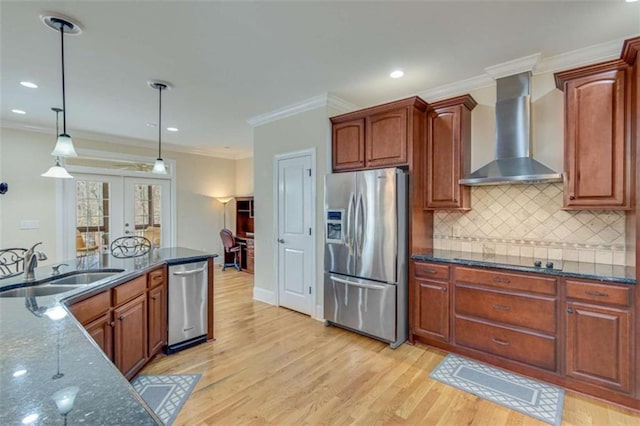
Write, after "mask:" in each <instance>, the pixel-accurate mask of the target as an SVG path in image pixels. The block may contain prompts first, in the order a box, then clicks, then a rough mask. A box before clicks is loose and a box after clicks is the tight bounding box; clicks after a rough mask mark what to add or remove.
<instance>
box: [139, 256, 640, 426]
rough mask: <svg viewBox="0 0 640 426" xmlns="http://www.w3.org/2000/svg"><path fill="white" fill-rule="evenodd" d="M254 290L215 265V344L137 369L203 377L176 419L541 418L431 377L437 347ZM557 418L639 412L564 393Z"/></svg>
mask: <svg viewBox="0 0 640 426" xmlns="http://www.w3.org/2000/svg"><path fill="white" fill-rule="evenodd" d="M252 294H253V276H252V275H248V274H245V273H241V272H237V271H235V270H233V269H228V270H226V271H225V272H221V271H220V268H218V267H216V272H215V337H216V340H215V341H214V342H210V343H206V344H202V345H199V346H197V347H194V348H191V349H189V350H186V351H183V352H181V353H179V354H176V355H172V356H170V357H161V358H158V359H156V360H154V361H153V362H152V363H151V364H149V365H148V366H147V367H146V368H145V369H144V371H142V373H141V374H195V373H200V374H202V377H201V378H200V381H199V382H198V384H197V385H196V388H195V389H194V392H193V393H192V394H191V396H190V398H189V399H188V401H187V402H186V404H185V405H184V407H183V408H182V410H181V411H180V414H179V415H178V417H177V419H176V422H175V423H174V424H175V425H193V424H220V425H236V424H267V423H269V424H278V425H280V424H282V425H285V424H295V425H299V424H312V425H315V424H349V423H355V424H366V425H370V424H408V425H417V424H424V425H513V426H515V425H543V424H544V423H541V422H539V421H537V420H535V419H533V418H531V417H527V416H524V415H522V414H520V413H517V412H515V411H512V410H509V409H507V408H504V407H501V406H499V405H496V404H493V403H491V402H488V401H486V400H483V399H481V398H477V397H475V396H473V395H471V394H468V393H465V392H462V391H459V390H457V389H454V388H452V387H449V386H447V385H444V384H442V383H439V382H436V381H434V380H431V379H430V378H429V373H430V372H431V370H432V369H433V368H434V367H436V365H438V363H439V362H440V361H441V360H442V359H443V358H444V355H445V353H444V352H442V351H440V350H437V349H434V348H430V347H425V346H410V345H408V344H404V345H402V346H400V347H399V348H398V349H396V350H392V349H390V348H389V346H388V345H385V344H384V343H382V342H378V341H376V340H373V339H370V338H367V337H363V336H359V335H357V334H355V333H351V332H348V331H345V330H342V329H339V328H336V327H325V326H324V325H323V323H321V322H319V321H316V320H314V319H311V318H309V317H308V316H305V315H302V314H299V313H297V312H293V311H290V310H288V309H284V308H277V307H274V306H270V305H267V304H264V303H261V302H256V301H254V300H252ZM563 424H565V425H636V426H637V425H639V424H640V414H639V413H635V412H633V411H630V410H625V409H622V408H619V407H616V406H613V405H610V404H606V403H604V402H601V401H598V400H595V399H592V398H588V397H585V396H582V395H578V394H576V393H573V392H567V396H566V398H565V403H564V412H563Z"/></svg>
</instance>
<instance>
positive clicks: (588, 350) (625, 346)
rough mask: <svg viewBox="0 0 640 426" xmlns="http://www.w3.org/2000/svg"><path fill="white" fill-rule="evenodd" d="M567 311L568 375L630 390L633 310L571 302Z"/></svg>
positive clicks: (601, 384) (622, 390) (617, 388)
mask: <svg viewBox="0 0 640 426" xmlns="http://www.w3.org/2000/svg"><path fill="white" fill-rule="evenodd" d="M565 315H566V325H567V350H566V366H567V376H570V377H573V378H575V379H578V380H582V381H585V382H589V383H593V384H596V385H600V386H603V387H606V388H610V389H614V390H617V391H621V392H626V393H628V392H629V391H630V390H631V383H630V380H631V364H630V355H631V346H630V340H631V328H630V326H631V325H630V322H629V311H628V310H623V309H613V308H605V307H601V306H597V305H588V304H582V303H572V302H569V303H568V304H567V310H566V313H565Z"/></svg>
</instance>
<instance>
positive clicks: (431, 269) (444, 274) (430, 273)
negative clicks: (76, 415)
mask: <svg viewBox="0 0 640 426" xmlns="http://www.w3.org/2000/svg"><path fill="white" fill-rule="evenodd" d="M413 265H414V267H413V275H414V276H415V277H416V278H423V279H427V280H437V281H447V282H448V281H449V265H441V264H438V263H425V262H414V263H413Z"/></svg>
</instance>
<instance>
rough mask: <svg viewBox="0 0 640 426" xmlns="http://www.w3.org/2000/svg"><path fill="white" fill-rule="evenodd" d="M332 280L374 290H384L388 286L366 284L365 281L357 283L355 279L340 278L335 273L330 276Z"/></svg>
mask: <svg viewBox="0 0 640 426" xmlns="http://www.w3.org/2000/svg"><path fill="white" fill-rule="evenodd" d="M330 278H331V280H332V281H336V282H339V283H342V284H347V285H352V286H354V287H362V288H371V289H374V290H384V289H385V288H386V287H385V286H384V285H381V284H365V283H356V282H353V281H349V280H345V279H342V278H338V277H336V276H335V275H331V276H330Z"/></svg>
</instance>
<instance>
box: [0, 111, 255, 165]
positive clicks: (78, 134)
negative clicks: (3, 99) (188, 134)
mask: <svg viewBox="0 0 640 426" xmlns="http://www.w3.org/2000/svg"><path fill="white" fill-rule="evenodd" d="M0 127H3V128H7V129H14V130H21V131H27V132H36V133H43V134H48V135H52V136H51V137H52V141H53V139H54V136H53V135H54V134H55V132H56V129H55V128H53V127H46V126H36V125H30V124H24V123H17V122H15V121H7V120H2V121H0ZM73 137H74V138H78V139H86V140H89V141H95V142H107V143H110V144H115V145H124V146H131V147H135V148H148V149H151V150H155V149H156V148H157V142H152V141H149V140H144V139H135V138H132V137H129V136H127V137H125V136H116V135H108V134H105V133H97V132H87V131H82V130H74V131H73ZM52 143H53V142H52ZM162 148H163V151H166V152H176V153H182V154H191V155H204V156H206V157H215V158H224V159H227V160H242V159H244V158H250V157H253V153H252V152H250V151H248V152H239V153H230V152H226V151H227V150H225V149H222V148H196V147H191V146H184V145H177V144H172V143H166V142H163V143H162Z"/></svg>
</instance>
